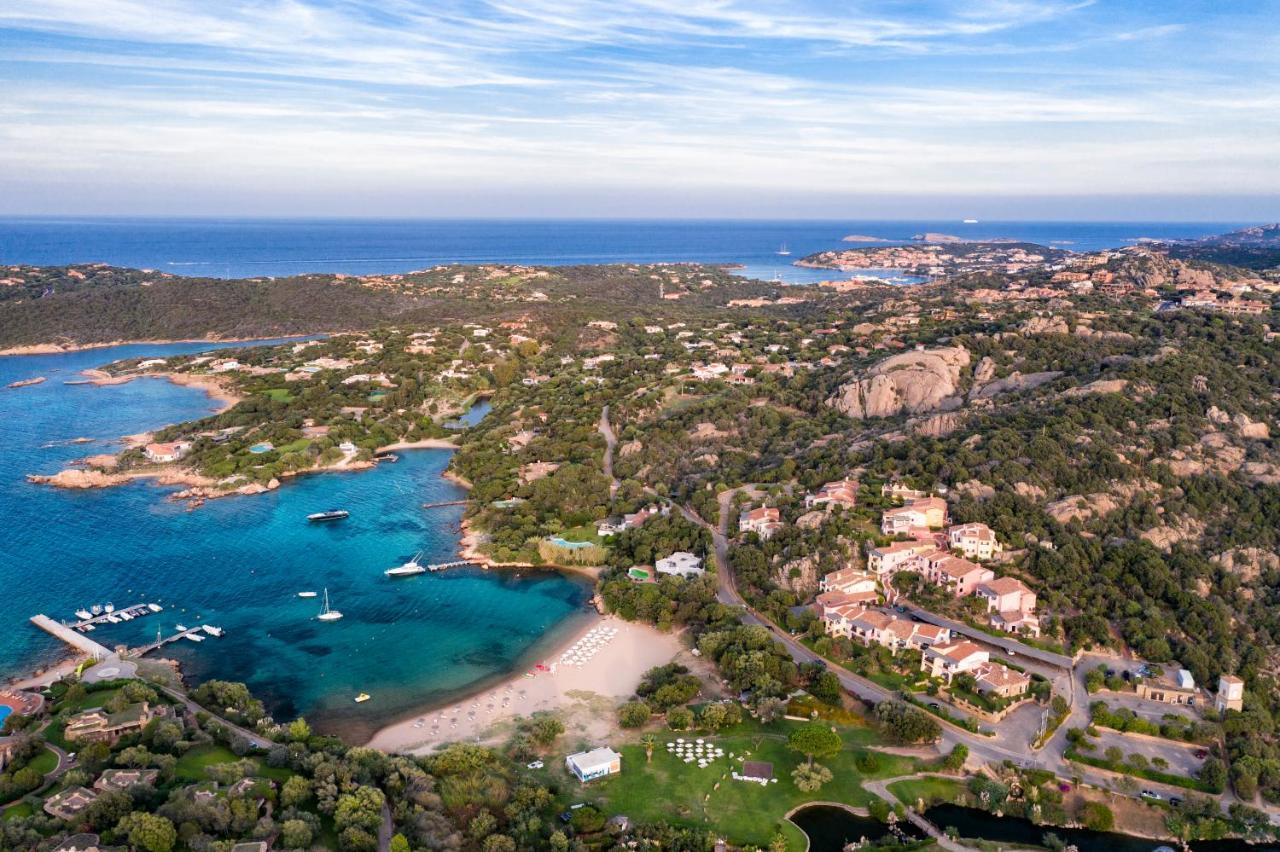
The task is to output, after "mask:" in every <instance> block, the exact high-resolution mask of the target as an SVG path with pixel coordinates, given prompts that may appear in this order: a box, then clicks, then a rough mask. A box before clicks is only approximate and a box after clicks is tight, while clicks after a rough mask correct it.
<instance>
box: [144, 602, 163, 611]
mask: <svg viewBox="0 0 1280 852" xmlns="http://www.w3.org/2000/svg"><path fill="white" fill-rule="evenodd" d="M147 609H149V610H151V611H152V612H160V611H161V610H162V609H164V607H162V606H160V604H147Z"/></svg>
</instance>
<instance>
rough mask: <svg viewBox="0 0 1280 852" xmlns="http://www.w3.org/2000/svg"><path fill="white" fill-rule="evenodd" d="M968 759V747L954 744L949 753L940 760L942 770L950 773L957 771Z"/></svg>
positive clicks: (962, 744)
mask: <svg viewBox="0 0 1280 852" xmlns="http://www.w3.org/2000/svg"><path fill="white" fill-rule="evenodd" d="M968 757H969V747H968V746H967V745H965V744H964V743H956V744H955V745H954V746H953V747H952V749H951V753H950V754H948V755H947V756H946V757H944V758H943V759H942V768H943V769H946V770H948V771H950V772H956V771H958V770H959V769H960V768H961V767H962V766H964V762H965V760H967V759H968Z"/></svg>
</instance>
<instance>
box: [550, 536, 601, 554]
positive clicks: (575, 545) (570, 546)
mask: <svg viewBox="0 0 1280 852" xmlns="http://www.w3.org/2000/svg"><path fill="white" fill-rule="evenodd" d="M548 541H550V542H551V543H552V544H554V545H555V546H556V547H563V548H564V549H566V550H577V549H579V548H582V547H590V546H591V545H592V544H593V542H590V541H569V540H568V539H564V538H561V537H560V536H558V535H553V536H552V537H551V538H550V539H548Z"/></svg>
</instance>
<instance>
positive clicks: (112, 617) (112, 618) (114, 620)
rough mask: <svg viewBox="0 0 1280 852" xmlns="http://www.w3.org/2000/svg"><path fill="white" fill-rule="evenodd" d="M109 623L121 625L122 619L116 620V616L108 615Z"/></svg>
mask: <svg viewBox="0 0 1280 852" xmlns="http://www.w3.org/2000/svg"><path fill="white" fill-rule="evenodd" d="M107 621H108V622H110V623H111V624H119V623H120V619H118V618H116V617H115V616H114V615H108V616H107Z"/></svg>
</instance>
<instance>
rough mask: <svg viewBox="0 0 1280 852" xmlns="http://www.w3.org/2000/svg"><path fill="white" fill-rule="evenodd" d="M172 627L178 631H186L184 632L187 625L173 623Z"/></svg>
mask: <svg viewBox="0 0 1280 852" xmlns="http://www.w3.org/2000/svg"><path fill="white" fill-rule="evenodd" d="M174 628H175V629H176V630H177V631H178V632H179V633H186V632H187V625H185V624H175V625H174Z"/></svg>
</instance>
